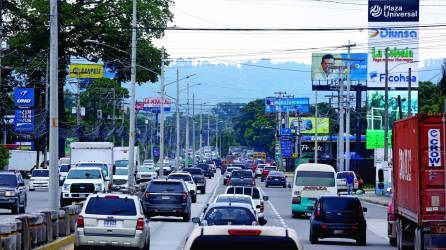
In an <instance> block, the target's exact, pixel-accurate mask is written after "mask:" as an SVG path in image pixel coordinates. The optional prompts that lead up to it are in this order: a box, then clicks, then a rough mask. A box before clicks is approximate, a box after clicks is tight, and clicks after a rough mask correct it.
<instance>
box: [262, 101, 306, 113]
mask: <svg viewBox="0 0 446 250" xmlns="http://www.w3.org/2000/svg"><path fill="white" fill-rule="evenodd" d="M287 107H288V111H289V112H292V113H295V112H298V113H308V112H310V98H308V97H303V98H295V97H291V98H275V97H268V98H265V112H266V113H275V112H279V110H280V111H281V112H287Z"/></svg>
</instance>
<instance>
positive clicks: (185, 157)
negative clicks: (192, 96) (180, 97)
mask: <svg viewBox="0 0 446 250" xmlns="http://www.w3.org/2000/svg"><path fill="white" fill-rule="evenodd" d="M186 95H187V101H186V146H185V150H184V167H188V166H189V81H188V82H187V90H186Z"/></svg>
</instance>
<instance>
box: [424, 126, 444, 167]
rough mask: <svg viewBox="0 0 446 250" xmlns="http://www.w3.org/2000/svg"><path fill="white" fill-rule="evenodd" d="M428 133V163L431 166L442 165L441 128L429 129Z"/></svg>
mask: <svg viewBox="0 0 446 250" xmlns="http://www.w3.org/2000/svg"><path fill="white" fill-rule="evenodd" d="M427 133H428V147H429V150H428V161H429V162H428V165H429V166H430V167H440V166H441V143H440V129H429V131H428V132H427Z"/></svg>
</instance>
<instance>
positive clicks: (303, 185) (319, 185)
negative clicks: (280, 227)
mask: <svg viewBox="0 0 446 250" xmlns="http://www.w3.org/2000/svg"><path fill="white" fill-rule="evenodd" d="M292 186H293V191H292V196H291V211H292V215H293V217H300V216H302V215H309V214H311V212H312V211H313V209H314V204H315V203H316V201H317V199H319V197H320V196H321V195H337V193H338V190H337V187H336V171H335V170H334V168H333V167H332V166H330V165H326V164H318V163H305V164H301V165H299V166H298V167H297V168H296V171H295V172H294V180H293V184H292Z"/></svg>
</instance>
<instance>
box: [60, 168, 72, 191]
mask: <svg viewBox="0 0 446 250" xmlns="http://www.w3.org/2000/svg"><path fill="white" fill-rule="evenodd" d="M70 168H71V166H70V164H61V165H60V166H59V186H62V184H63V182H64V181H65V178H67V175H68V171H70Z"/></svg>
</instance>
